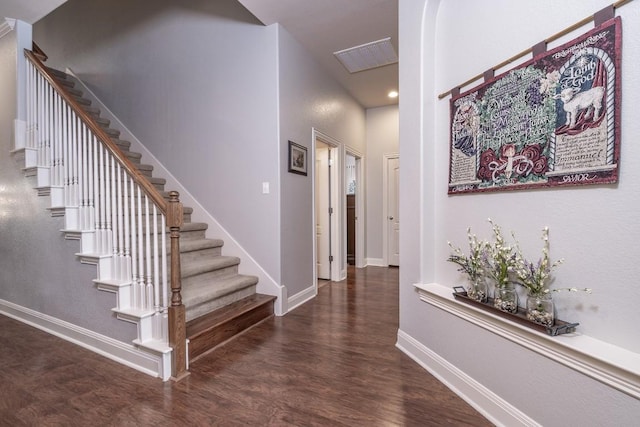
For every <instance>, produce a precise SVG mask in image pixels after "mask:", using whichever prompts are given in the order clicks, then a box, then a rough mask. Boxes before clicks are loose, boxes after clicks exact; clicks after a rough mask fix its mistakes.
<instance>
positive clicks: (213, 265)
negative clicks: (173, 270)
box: [180, 256, 240, 289]
mask: <svg viewBox="0 0 640 427" xmlns="http://www.w3.org/2000/svg"><path fill="white" fill-rule="evenodd" d="M238 264H240V258H238V257H234V256H216V257H211V258H205V259H202V260H194V261H192V262H190V263H188V264H187V265H181V270H180V271H181V273H182V274H181V277H182V279H186V278H188V277H193V276H197V275H199V274H204V273H210V272H214V271H218V270H223V269H225V268H229V267H235V266H237V265H238ZM186 288H187V287H185V289H186ZM188 288H189V289H191V286H189V287H188Z"/></svg>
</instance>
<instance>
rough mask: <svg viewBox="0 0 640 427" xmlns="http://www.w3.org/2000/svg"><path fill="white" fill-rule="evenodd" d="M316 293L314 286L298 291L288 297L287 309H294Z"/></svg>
mask: <svg viewBox="0 0 640 427" xmlns="http://www.w3.org/2000/svg"><path fill="white" fill-rule="evenodd" d="M316 295H318V289H317V288H316V287H315V286H309V287H308V288H307V289H305V290H303V291H301V292H298V293H297V294H295V295H293V296H292V297H291V298H289V299H288V306H289V310H288V311H291V310H294V309H295V308H297V307H299V306H301V305H302V304H304V303H305V302H307V301H309V300H311V299H312V298H314V297H315V296H316Z"/></svg>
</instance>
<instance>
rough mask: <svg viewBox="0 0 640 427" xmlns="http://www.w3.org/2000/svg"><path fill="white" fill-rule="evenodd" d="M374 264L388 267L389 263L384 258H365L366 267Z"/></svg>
mask: <svg viewBox="0 0 640 427" xmlns="http://www.w3.org/2000/svg"><path fill="white" fill-rule="evenodd" d="M369 265H371V266H374V267H388V266H389V265H388V264H387V262H386V261H385V260H384V259H383V258H366V259H365V267H366V266H369Z"/></svg>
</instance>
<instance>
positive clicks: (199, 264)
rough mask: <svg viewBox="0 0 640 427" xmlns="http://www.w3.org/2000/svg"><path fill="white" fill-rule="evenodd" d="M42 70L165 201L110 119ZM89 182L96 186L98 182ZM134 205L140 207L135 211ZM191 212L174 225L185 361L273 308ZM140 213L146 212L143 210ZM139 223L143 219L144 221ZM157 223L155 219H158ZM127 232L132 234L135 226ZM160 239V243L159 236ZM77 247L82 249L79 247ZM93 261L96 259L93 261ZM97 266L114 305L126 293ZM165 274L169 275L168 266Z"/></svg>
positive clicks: (61, 76) (159, 181)
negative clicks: (114, 298)
mask: <svg viewBox="0 0 640 427" xmlns="http://www.w3.org/2000/svg"><path fill="white" fill-rule="evenodd" d="M46 70H47V72H48V73H49V75H50V76H51V77H53V78H54V79H55V80H56V81H57V82H58V83H59V84H60V85H61V86H62V88H63V90H64V91H66V92H67V94H69V95H71V96H72V97H73V98H74V100H75V101H76V102H77V104H79V105H80V106H81V108H83V109H84V111H85V112H86V113H88V114H89V116H90V117H91V119H92V120H93V121H94V122H95V123H97V124H98V125H99V126H100V127H101V128H102V129H103V130H104V132H105V133H106V134H107V135H108V136H109V137H110V138H111V141H112V142H113V143H115V144H116V145H117V147H118V149H119V150H120V152H121V154H122V155H123V156H124V157H126V158H127V159H128V160H129V161H130V162H131V163H133V164H134V165H135V167H136V169H137V170H138V171H139V172H140V173H141V174H142V175H143V176H144V178H145V179H146V180H148V182H149V183H150V184H152V185H153V187H155V188H156V189H157V190H158V191H159V192H160V194H161V195H162V197H164V198H165V199H166V200H169V198H170V193H169V192H168V191H165V188H164V186H165V183H166V180H165V179H164V178H161V177H156V176H154V174H153V166H151V165H147V164H144V163H143V161H142V160H143V159H142V155H141V154H140V153H136V152H133V151H131V150H130V147H131V143H130V142H128V141H125V140H121V139H120V131H119V130H117V129H113V128H111V127H110V125H111V123H110V121H109V120H107V119H104V118H102V117H101V115H100V114H101V113H100V110H99V109H98V108H96V107H93V106H92V105H91V104H92V102H91V101H90V100H89V99H86V98H84V97H83V93H82V91H81V90H78V89H77V88H76V86H77V85H76V81H75V79H74V77H72V76H69V75H67V74H66V73H64V72H61V71H58V70H55V69H51V68H47V69H46ZM96 158H97V155H96ZM52 164H55V161H54V162H52ZM98 167H99V166H95V168H96V169H98ZM52 169H53V167H52ZM25 172H26V173H27V174H31V175H37V174H38V173H39V172H35V171H33V168H26V170H25ZM95 185H96V186H98V185H99V184H95ZM38 186H39V189H38V190H39V194H41V195H47V194H51V190H50V189H48V188H42V187H41V183H40V182H39V183H38ZM125 186H126V185H125ZM45 187H46V186H45ZM132 194H133V191H132V192H131V194H129V197H131V196H132ZM118 197H126V192H125V196H122V195H121V194H118ZM114 200H115V190H114ZM128 203H129V202H125V203H124V205H127V204H128ZM52 205H55V203H53V202H52ZM132 206H134V205H132ZM139 209H141V208H138V209H136V210H139ZM131 210H132V211H133V210H134V209H133V208H132V209H131ZM192 211H193V209H191V208H189V207H184V208H183V221H184V224H183V225H182V227H181V228H180V245H179V248H180V264H181V269H180V278H181V282H182V303H183V304H184V307H185V318H186V325H184V328H186V336H187V340H188V359H189V361H191V362H192V361H194V360H196V359H197V358H199V357H200V356H202V355H204V354H206V353H208V352H210V351H211V350H212V349H214V348H215V347H216V346H219V345H221V344H223V343H224V342H226V341H228V340H229V339H231V338H233V337H234V336H236V335H237V334H239V333H241V332H243V331H244V330H246V329H248V328H250V327H251V326H253V325H255V324H257V323H259V322H261V321H263V320H265V319H267V318H269V317H270V316H272V315H273V313H274V300H275V297H273V296H268V295H261V294H257V293H256V285H257V282H258V278H257V277H255V276H248V275H242V274H239V273H238V265H239V264H240V259H239V258H237V257H234V256H225V255H223V251H222V249H223V241H222V240H219V239H213V238H207V237H206V231H207V228H208V225H207V224H206V223H200V222H192V221H191V213H192ZM64 212H65V210H64V209H62V208H59V207H58V208H56V207H55V206H54V207H52V214H54V215H63V214H64ZM125 212H126V210H125ZM131 214H132V215H137V212H136V213H135V214H134V212H131ZM141 215H143V216H144V215H145V214H144V213H143V214H141ZM146 215H147V216H149V215H150V213H149V211H148V210H147V212H146ZM153 218H155V217H153ZM96 221H97V220H96ZM114 221H115V220H114ZM163 221H164V219H163ZM140 222H141V223H143V224H144V221H140ZM153 222H155V220H153V219H152V224H151V225H150V224H149V220H148V219H147V223H146V226H145V227H147V228H149V227H151V226H152V225H153ZM157 223H158V224H160V222H157ZM162 224H164V222H162ZM140 227H141V228H140V231H141V232H142V227H143V225H140ZM97 228H98V226H97V225H96V229H97ZM166 231H167V233H168V232H169V230H168V227H167V229H166ZM133 233H134V234H136V230H135V229H134V231H133ZM140 234H142V233H140ZM67 238H70V237H67ZM139 239H140V240H142V239H143V238H142V237H139ZM152 239H153V238H152ZM162 241H163V242H165V240H164V238H163V239H162ZM167 242H168V239H167ZM81 246H82V243H81ZM134 246H135V245H134ZM166 247H167V250H168V251H169V252H170V246H169V245H168V244H167V246H166ZM81 252H83V250H82V249H81ZM140 253H142V254H144V253H143V251H140ZM85 255H86V254H80V255H79V256H80V259H81V260H83V259H84V257H85ZM149 257H151V258H154V255H153V254H150V253H149V252H147V254H146V256H144V255H141V256H140V258H141V259H144V260H142V261H140V262H141V265H142V263H144V262H147V261H146V259H147V258H149ZM155 258H159V256H158V255H155ZM92 263H93V262H92ZM95 263H96V264H97V262H95ZM134 269H135V266H134ZM98 270H99V272H98V278H97V279H96V280H95V282H96V283H97V287H98V289H101V290H105V291H110V292H114V293H118V304H120V301H121V300H122V299H123V298H124V299H127V298H129V297H128V296H125V297H123V296H122V290H121V287H122V283H121V282H118V281H117V280H111V279H109V280H104V274H102V273H100V271H101V270H100V267H99V268H98ZM167 274H168V276H169V277H170V271H169V272H168V273H167ZM101 276H102V277H101ZM143 292H144V291H143ZM114 311H115V312H116V314H117V315H118V317H120V318H122V319H123V320H127V321H134V322H138V321H139V319H138V317H140V316H138V317H136V316H137V314H136V315H133V314H132V313H130V312H127V310H120V309H119V308H118V307H116V308H115V309H114ZM139 330H140V327H139ZM139 335H140V332H139ZM144 341H145V339H144V338H143V337H140V336H139V338H138V339H137V340H136V341H135V343H137V344H144Z"/></svg>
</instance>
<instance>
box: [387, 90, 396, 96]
mask: <svg viewBox="0 0 640 427" xmlns="http://www.w3.org/2000/svg"><path fill="white" fill-rule="evenodd" d="M387 96H388V97H389V98H397V97H398V91H395V90H392V91H390V92H389V94H388V95H387Z"/></svg>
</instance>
